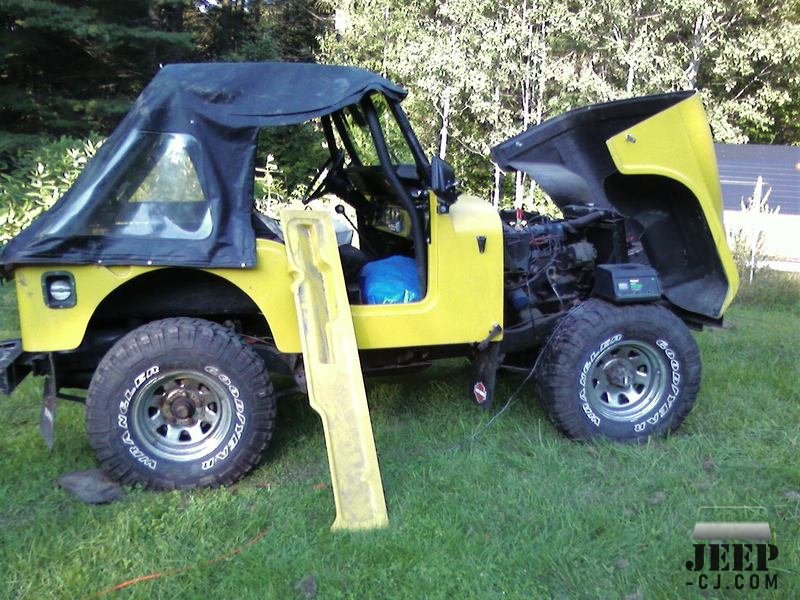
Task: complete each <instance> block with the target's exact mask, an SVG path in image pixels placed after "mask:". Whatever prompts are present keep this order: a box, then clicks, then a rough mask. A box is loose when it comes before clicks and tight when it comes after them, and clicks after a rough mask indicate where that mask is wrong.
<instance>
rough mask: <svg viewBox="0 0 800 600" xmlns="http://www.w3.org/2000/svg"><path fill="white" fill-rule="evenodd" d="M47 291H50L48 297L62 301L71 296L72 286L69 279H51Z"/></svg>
mask: <svg viewBox="0 0 800 600" xmlns="http://www.w3.org/2000/svg"><path fill="white" fill-rule="evenodd" d="M48 291H49V292H50V297H51V298H53V300H56V301H58V302H63V301H64V300H67V299H69V297H70V296H72V286H71V285H70V284H69V281H65V280H64V279H56V280H54V281H51V282H50V287H49V288H48Z"/></svg>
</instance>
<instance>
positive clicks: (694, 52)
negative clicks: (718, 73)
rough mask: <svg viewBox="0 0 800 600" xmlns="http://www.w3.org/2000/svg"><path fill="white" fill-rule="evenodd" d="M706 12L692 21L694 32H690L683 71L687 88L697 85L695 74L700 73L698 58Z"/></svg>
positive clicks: (704, 28)
mask: <svg viewBox="0 0 800 600" xmlns="http://www.w3.org/2000/svg"><path fill="white" fill-rule="evenodd" d="M708 18H709V17H708V14H707V13H703V14H700V15H697V18H696V19H695V21H694V32H693V34H692V47H691V49H690V52H691V57H690V59H689V66H688V67H687V68H686V70H685V71H684V72H685V73H686V84H687V87H689V88H695V87H696V86H697V75H698V74H699V73H700V59H701V53H702V51H703V34H704V33H705V30H706V27H707V26H708Z"/></svg>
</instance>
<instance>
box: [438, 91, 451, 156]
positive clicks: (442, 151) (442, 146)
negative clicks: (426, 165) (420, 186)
mask: <svg viewBox="0 0 800 600" xmlns="http://www.w3.org/2000/svg"><path fill="white" fill-rule="evenodd" d="M450 93H451V92H450V87H449V86H448V87H445V88H444V92H442V128H441V130H440V131H439V158H441V159H442V160H444V158H445V156H446V155H447V131H448V129H449V127H450Z"/></svg>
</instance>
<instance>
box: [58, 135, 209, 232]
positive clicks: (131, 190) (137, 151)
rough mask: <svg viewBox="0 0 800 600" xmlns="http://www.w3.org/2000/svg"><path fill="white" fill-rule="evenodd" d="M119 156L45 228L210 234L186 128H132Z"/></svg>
mask: <svg viewBox="0 0 800 600" xmlns="http://www.w3.org/2000/svg"><path fill="white" fill-rule="evenodd" d="M118 153H119V154H123V155H124V156H121V157H120V158H119V159H117V157H114V158H112V159H111V160H110V161H109V162H108V167H107V169H106V172H105V173H103V175H102V176H101V177H100V178H99V182H98V184H97V185H92V186H90V187H88V188H87V189H85V190H83V194H82V195H81V197H80V198H79V199H78V200H77V201H76V202H75V207H76V209H80V210H85V211H86V213H87V216H86V217H85V218H74V217H75V216H76V213H78V212H79V210H75V211H70V213H69V214H65V215H63V218H62V219H60V220H59V221H58V222H56V223H55V224H54V226H53V228H52V229H51V230H50V231H49V232H48V233H60V232H61V231H62V229H64V228H65V226H70V229H72V231H70V232H69V233H71V234H73V235H79V236H133V237H144V238H154V239H179V240H201V239H205V238H207V237H208V236H209V235H211V230H212V219H211V216H212V215H211V206H210V204H209V202H208V200H207V199H206V197H205V195H204V194H203V190H202V187H201V185H200V180H199V178H198V174H197V168H196V164H195V162H194V161H193V159H192V155H194V156H196V157H199V156H200V151H199V145H198V143H197V141H196V140H195V139H194V138H193V137H192V136H190V135H187V134H176V133H151V132H142V131H139V132H135V133H134V134H133V139H131V140H129V141H126V143H123V144H122V145H121V147H120V149H119V151H118Z"/></svg>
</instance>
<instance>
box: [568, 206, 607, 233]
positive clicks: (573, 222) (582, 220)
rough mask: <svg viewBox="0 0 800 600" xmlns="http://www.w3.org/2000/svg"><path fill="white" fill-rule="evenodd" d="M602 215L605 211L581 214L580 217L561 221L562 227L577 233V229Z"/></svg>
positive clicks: (597, 219) (600, 217)
mask: <svg viewBox="0 0 800 600" xmlns="http://www.w3.org/2000/svg"><path fill="white" fill-rule="evenodd" d="M604 216H605V212H603V211H597V212H592V213H589V214H588V215H583V216H582V217H577V218H575V219H570V220H569V221H562V222H561V224H562V225H563V226H564V229H566V230H567V231H569V232H570V233H577V232H578V229H580V228H582V227H586V226H587V225H591V224H592V223H594V222H595V221H599V220H600V219H602V218H603V217H604Z"/></svg>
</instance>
